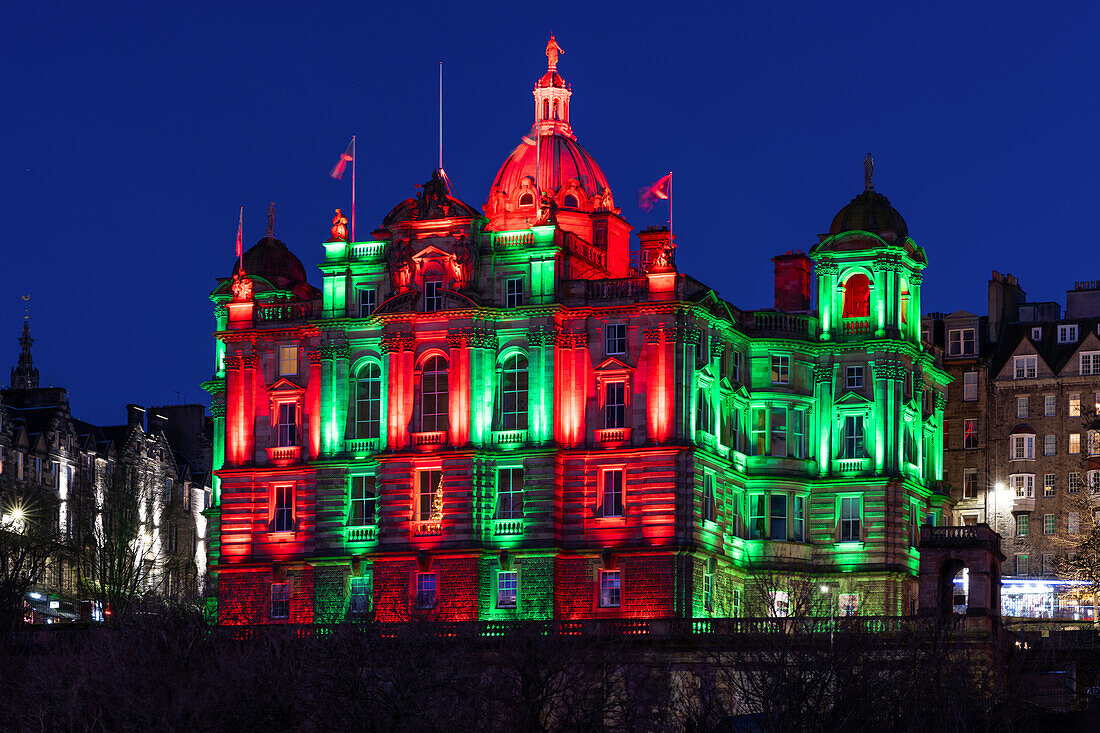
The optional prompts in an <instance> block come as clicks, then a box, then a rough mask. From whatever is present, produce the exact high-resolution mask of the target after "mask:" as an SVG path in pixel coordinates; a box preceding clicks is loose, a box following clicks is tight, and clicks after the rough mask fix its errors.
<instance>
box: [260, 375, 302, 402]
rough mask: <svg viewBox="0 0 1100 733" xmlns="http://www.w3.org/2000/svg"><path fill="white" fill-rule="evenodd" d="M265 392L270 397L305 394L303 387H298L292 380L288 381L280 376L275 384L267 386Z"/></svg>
mask: <svg viewBox="0 0 1100 733" xmlns="http://www.w3.org/2000/svg"><path fill="white" fill-rule="evenodd" d="M267 392H268V394H269V395H271V396H272V397H276V396H288V397H289V396H292V395H293V396H300V395H303V394H305V392H306V389H305V387H299V386H298V385H297V384H295V383H294V382H292V381H290V380H289V379H287V378H286V377H280V378H279V380H278V381H276V382H275V384H273V385H271V386H270V387H268V388H267Z"/></svg>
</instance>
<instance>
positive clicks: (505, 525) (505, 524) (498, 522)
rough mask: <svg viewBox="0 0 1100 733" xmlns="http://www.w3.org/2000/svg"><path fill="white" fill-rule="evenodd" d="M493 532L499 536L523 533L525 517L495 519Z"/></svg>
mask: <svg viewBox="0 0 1100 733" xmlns="http://www.w3.org/2000/svg"><path fill="white" fill-rule="evenodd" d="M493 534H494V535H496V536H497V537H504V536H509V535H518V534H523V518H522V517H521V518H520V519H495V520H493Z"/></svg>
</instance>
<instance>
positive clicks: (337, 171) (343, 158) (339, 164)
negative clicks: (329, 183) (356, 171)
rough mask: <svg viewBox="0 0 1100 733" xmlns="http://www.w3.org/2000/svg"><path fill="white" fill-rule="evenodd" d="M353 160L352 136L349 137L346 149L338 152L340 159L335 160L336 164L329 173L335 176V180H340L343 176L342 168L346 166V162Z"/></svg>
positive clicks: (353, 145)
mask: <svg viewBox="0 0 1100 733" xmlns="http://www.w3.org/2000/svg"><path fill="white" fill-rule="evenodd" d="M353 160H355V138H354V137H353V138H352V139H351V142H350V143H348V149H347V150H345V151H344V152H343V153H341V154H340V160H338V161H336V165H335V166H333V168H332V172H331V173H329V175H330V176H332V177H333V178H335V179H336V180H337V181H339V180H341V179H342V178H343V177H344V168H346V167H347V165H348V163H350V162H351V161H353Z"/></svg>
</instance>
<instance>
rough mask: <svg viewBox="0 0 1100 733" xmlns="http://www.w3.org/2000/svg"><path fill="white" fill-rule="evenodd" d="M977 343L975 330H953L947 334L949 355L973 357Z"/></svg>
mask: <svg viewBox="0 0 1100 733" xmlns="http://www.w3.org/2000/svg"><path fill="white" fill-rule="evenodd" d="M975 343H976V342H975V339H974V329H973V328H953V329H951V330H950V331H948V332H947V355H948V356H973V355H974V354H975V353H976V351H977V349H976V347H975Z"/></svg>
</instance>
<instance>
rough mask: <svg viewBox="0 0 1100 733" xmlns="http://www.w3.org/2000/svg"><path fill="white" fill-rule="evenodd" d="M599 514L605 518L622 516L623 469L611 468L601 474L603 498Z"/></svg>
mask: <svg viewBox="0 0 1100 733" xmlns="http://www.w3.org/2000/svg"><path fill="white" fill-rule="evenodd" d="M601 498H602V500H603V501H602V502H601V505H600V513H601V514H602V515H603V516H605V517H621V516H623V513H624V512H623V510H624V508H625V507H624V501H623V469H621V468H612V469H608V470H606V471H604V472H603V496H602V497H601Z"/></svg>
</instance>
